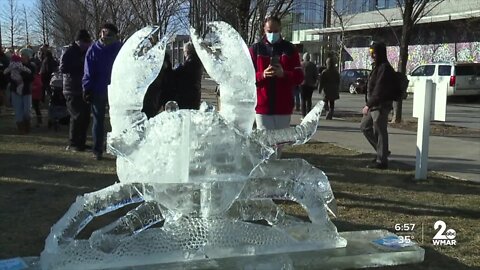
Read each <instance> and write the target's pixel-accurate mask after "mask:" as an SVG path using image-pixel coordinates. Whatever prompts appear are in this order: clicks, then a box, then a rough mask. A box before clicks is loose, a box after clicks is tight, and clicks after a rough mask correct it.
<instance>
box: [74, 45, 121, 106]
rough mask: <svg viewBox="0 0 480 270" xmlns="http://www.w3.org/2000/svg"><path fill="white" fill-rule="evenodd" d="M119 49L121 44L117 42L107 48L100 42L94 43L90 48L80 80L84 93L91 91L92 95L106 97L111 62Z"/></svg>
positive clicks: (110, 74) (110, 73) (109, 80)
mask: <svg viewBox="0 0 480 270" xmlns="http://www.w3.org/2000/svg"><path fill="white" fill-rule="evenodd" d="M121 48H122V43H121V42H119V41H117V42H114V43H113V44H110V45H108V46H105V45H104V44H103V43H102V42H100V41H96V42H95V43H94V44H93V45H92V46H90V48H89V49H88V51H87V54H86V56H85V64H84V74H83V79H82V87H83V90H84V91H91V92H92V93H93V94H94V95H99V96H105V97H106V96H107V91H108V85H109V84H110V82H111V76H112V67H113V62H114V61H115V58H116V57H117V54H118V52H119V51H120V49H121ZM125 68H127V67H125Z"/></svg>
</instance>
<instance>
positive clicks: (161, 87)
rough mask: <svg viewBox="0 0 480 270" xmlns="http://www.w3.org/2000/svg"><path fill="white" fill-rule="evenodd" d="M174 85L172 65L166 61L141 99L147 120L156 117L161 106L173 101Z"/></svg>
mask: <svg viewBox="0 0 480 270" xmlns="http://www.w3.org/2000/svg"><path fill="white" fill-rule="evenodd" d="M174 89H175V84H174V77H173V70H172V64H171V63H170V61H168V60H167V63H166V66H164V67H162V69H161V70H160V73H159V74H158V76H157V78H155V80H154V81H153V82H152V83H151V84H150V86H149V87H148V89H147V92H146V93H145V97H144V98H143V108H142V112H144V113H145V114H146V115H147V117H148V118H152V117H154V116H155V115H157V113H158V111H159V110H160V108H161V107H162V106H165V103H167V102H168V101H170V100H175V96H174V94H175V92H174V91H175V90H174Z"/></svg>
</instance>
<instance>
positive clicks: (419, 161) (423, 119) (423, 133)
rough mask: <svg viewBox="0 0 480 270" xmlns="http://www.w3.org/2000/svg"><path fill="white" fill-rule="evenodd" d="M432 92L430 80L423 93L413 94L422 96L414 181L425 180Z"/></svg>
mask: <svg viewBox="0 0 480 270" xmlns="http://www.w3.org/2000/svg"><path fill="white" fill-rule="evenodd" d="M433 91H435V87H434V84H433V82H432V80H427V81H426V83H425V92H424V93H419V91H417V93H415V95H421V96H423V110H421V113H420V115H419V116H418V127H417V153H416V161H415V180H425V179H427V171H428V147H429V137H430V120H431V112H432V104H433V102H434V100H432V98H433V97H434V95H433ZM420 98H421V97H420Z"/></svg>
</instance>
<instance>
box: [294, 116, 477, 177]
mask: <svg viewBox="0 0 480 270" xmlns="http://www.w3.org/2000/svg"><path fill="white" fill-rule="evenodd" d="M299 122H300V116H299V115H294V116H293V117H292V124H298V123H299ZM359 125H360V124H359V123H352V122H347V121H344V120H342V119H339V118H334V120H331V121H327V120H325V119H324V117H322V120H321V121H320V125H319V128H318V131H317V133H316V134H315V136H314V137H313V139H314V140H318V141H322V142H329V143H333V144H336V145H339V146H342V147H345V148H348V149H352V150H356V151H358V152H361V153H372V154H373V153H375V152H374V150H373V149H372V147H371V146H370V144H368V142H367V140H366V139H365V137H364V136H363V134H362V133H361V132H360V130H359ZM388 131H389V141H390V150H391V152H392V154H391V156H390V160H394V161H400V162H404V163H407V164H409V165H412V166H413V167H414V166H415V155H416V141H417V138H416V132H410V131H406V130H402V129H396V128H389V129H388ZM428 168H429V170H431V171H436V172H438V173H441V174H445V175H448V176H451V177H453V178H458V179H462V180H469V181H475V182H479V183H480V141H479V140H476V141H472V140H463V139H459V138H448V137H439V136H430V147H429V163H428Z"/></svg>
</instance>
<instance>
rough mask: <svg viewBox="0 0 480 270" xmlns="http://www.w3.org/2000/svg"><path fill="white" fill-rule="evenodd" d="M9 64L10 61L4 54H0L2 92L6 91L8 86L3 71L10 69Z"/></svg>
mask: <svg viewBox="0 0 480 270" xmlns="http://www.w3.org/2000/svg"><path fill="white" fill-rule="evenodd" d="M8 64H10V60H9V59H8V57H7V56H6V55H5V54H4V53H3V52H0V90H3V89H5V88H6V87H7V84H8V78H7V76H5V75H4V74H3V70H5V69H6V68H7V67H8Z"/></svg>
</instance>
